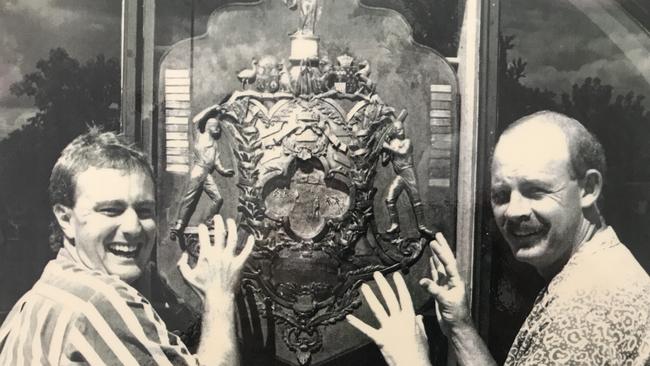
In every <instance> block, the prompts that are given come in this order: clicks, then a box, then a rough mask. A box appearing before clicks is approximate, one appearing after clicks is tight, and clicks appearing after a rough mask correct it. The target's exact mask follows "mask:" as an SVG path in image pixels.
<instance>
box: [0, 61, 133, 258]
mask: <svg viewBox="0 0 650 366" xmlns="http://www.w3.org/2000/svg"><path fill="white" fill-rule="evenodd" d="M10 91H11V93H12V94H14V95H16V96H26V97H32V98H33V100H34V104H35V106H36V107H37V108H38V112H36V114H35V115H34V116H33V117H31V118H29V120H28V122H27V124H26V125H24V126H23V127H22V128H20V129H19V130H16V131H13V132H12V133H11V134H10V135H9V136H8V137H7V138H6V139H4V140H2V141H0V172H2V177H3V179H1V180H0V191H1V192H3V196H4V200H5V204H6V207H7V209H8V211H9V216H10V217H12V218H14V219H18V220H19V221H22V220H21V218H16V216H24V217H25V218H26V220H27V221H29V222H24V223H22V224H26V225H29V226H30V232H38V233H44V232H47V229H46V228H45V229H44V228H43V227H42V226H43V225H47V222H48V221H49V215H50V212H49V211H50V207H49V204H48V198H47V185H48V180H49V174H50V171H51V170H52V166H54V162H55V159H56V157H57V156H58V154H59V153H60V152H61V150H62V149H63V147H64V146H65V145H66V144H68V143H69V142H70V141H71V140H72V139H73V138H74V137H75V136H77V135H79V134H80V133H82V132H84V131H86V130H87V126H89V125H97V126H101V127H103V129H104V130H117V129H119V102H120V64H119V61H118V60H116V59H105V58H104V56H103V55H99V56H97V57H95V58H94V59H91V60H89V61H87V62H86V63H85V64H81V63H80V62H79V61H77V60H75V59H74V58H72V57H70V56H69V55H68V53H67V52H66V51H65V50H64V49H61V48H56V49H52V50H51V51H50V53H49V57H48V58H47V59H44V60H40V61H38V63H37V64H36V71H35V72H33V73H29V74H26V75H24V76H23V79H22V80H21V81H19V82H17V83H15V84H13V85H11V88H10ZM46 239H47V237H44V238H40V237H39V238H36V240H37V241H38V242H39V244H40V245H41V246H42V245H43V244H44V241H45V240H46ZM30 245H31V244H30ZM33 245H37V244H33Z"/></svg>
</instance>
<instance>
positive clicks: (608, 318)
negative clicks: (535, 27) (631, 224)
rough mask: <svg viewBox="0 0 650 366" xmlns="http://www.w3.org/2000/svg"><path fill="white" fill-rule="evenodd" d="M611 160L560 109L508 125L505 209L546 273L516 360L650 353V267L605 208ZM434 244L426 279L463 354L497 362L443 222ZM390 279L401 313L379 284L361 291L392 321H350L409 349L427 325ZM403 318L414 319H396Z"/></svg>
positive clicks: (499, 177)
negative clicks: (374, 324)
mask: <svg viewBox="0 0 650 366" xmlns="http://www.w3.org/2000/svg"><path fill="white" fill-rule="evenodd" d="M605 167H606V164H605V155H604V152H603V149H602V146H601V145H600V143H599V142H598V141H597V140H596V138H595V137H594V136H593V135H592V134H590V133H589V132H588V131H587V129H585V127H584V126H582V125H581V124H580V123H579V122H578V121H576V120H574V119H571V118H569V117H567V116H565V115H562V114H559V113H554V112H548V111H544V112H538V113H535V114H532V115H530V116H527V117H524V118H522V119H520V120H519V121H517V122H515V123H514V124H513V125H511V126H510V127H508V129H507V130H506V131H505V132H504V133H503V134H502V135H501V137H500V139H499V142H498V143H497V145H496V148H495V151H494V156H493V160H492V182H491V184H492V190H491V201H492V210H493V212H494V217H495V220H496V223H497V225H498V227H499V229H500V231H501V233H502V234H503V236H504V237H505V239H506V241H507V242H508V244H509V246H510V249H511V250H512V253H513V254H514V256H515V258H516V259H517V260H519V261H522V262H525V263H529V264H531V265H532V266H533V267H535V269H536V270H537V271H538V272H539V273H540V274H541V275H542V276H543V277H544V278H545V279H546V281H547V285H546V287H545V288H544V289H543V290H542V291H541V292H540V294H539V296H538V297H537V300H536V301H535V304H534V306H533V309H532V311H531V312H530V314H529V315H528V318H527V319H526V321H525V322H524V324H523V326H522V327H521V329H520V331H519V333H518V334H517V336H516V338H515V340H514V343H513V345H512V347H511V349H510V352H509V354H508V356H507V359H506V362H505V364H506V365H531V366H532V365H647V364H648V362H650V277H648V274H647V273H646V272H645V271H644V270H643V268H642V267H641V266H640V265H639V263H638V262H637V261H636V259H635V258H634V257H633V256H632V254H631V253H630V252H629V251H628V250H627V248H626V247H625V246H624V245H623V244H622V243H621V242H620V240H619V239H618V237H617V236H616V234H615V232H614V230H613V229H612V228H611V227H609V226H607V225H606V224H605V220H604V219H603V216H602V215H601V213H600V210H599V207H598V199H599V197H600V195H601V190H602V187H603V181H604V175H605ZM431 249H432V251H433V253H434V255H433V256H432V260H431V267H432V268H431V275H432V277H433V278H432V279H423V280H422V281H421V284H422V285H423V286H425V287H426V288H427V289H428V290H429V292H430V293H431V294H432V295H433V296H434V297H435V300H436V310H437V314H438V318H439V319H438V321H439V323H440V326H441V329H442V330H443V332H444V333H445V334H446V335H447V337H448V338H449V339H450V345H451V347H452V348H453V350H454V352H455V354H456V356H457V358H458V360H459V363H460V364H461V365H494V364H495V362H494V360H493V358H492V356H491V355H490V353H489V350H488V349H487V346H486V345H485V343H484V342H483V340H482V339H481V338H480V336H479V334H478V332H477V331H476V328H475V327H474V325H473V323H472V319H471V316H470V312H469V309H468V306H467V296H466V293H465V292H466V291H465V284H464V281H463V279H462V278H460V276H459V273H458V269H457V265H456V260H455V258H454V255H453V252H452V251H451V249H450V247H449V245H448V244H447V242H446V240H445V238H444V237H443V236H442V234H440V233H438V234H436V240H434V241H432V242H431ZM380 280H381V278H380V279H379V280H378V281H377V282H378V285H379V289H380V291H381V293H382V294H383V295H384V299H385V300H386V302H387V304H388V305H389V306H388V308H389V309H391V313H390V314H386V312H385V311H384V309H383V308H381V305H379V306H377V305H376V304H378V300H377V299H376V298H374V294H372V291H370V290H369V288H367V287H365V288H362V291H363V292H364V295H365V296H366V298H367V299H369V300H368V303H369V305H371V308H372V309H373V311H374V313H375V314H376V315H377V317H378V319H379V320H380V323H381V325H382V327H381V328H380V329H372V328H370V327H368V326H367V325H366V324H365V323H363V322H361V321H360V320H359V319H356V318H354V317H350V318H349V321H350V322H351V323H352V325H354V326H356V327H357V328H359V329H360V330H362V331H364V332H365V333H366V334H368V335H369V336H371V338H373V339H374V340H375V341H376V342H377V343H378V344H379V346H380V347H381V348H382V351H383V352H384V354H385V355H386V356H387V357H386V358H387V360H399V359H408V358H406V357H404V355H401V354H400V353H401V352H403V350H404V349H405V348H404V347H398V346H396V345H398V344H399V343H397V342H399V340H400V339H413V338H415V339H418V338H419V337H418V334H422V332H420V331H418V321H417V318H415V315H414V314H413V313H412V312H411V313H408V312H405V309H404V307H408V306H409V304H410V299H407V300H406V301H404V297H405V295H404V293H403V292H404V291H402V292H401V293H400V292H399V291H398V293H399V298H400V299H399V303H398V301H397V300H396V297H395V294H394V293H393V291H392V290H391V289H390V286H388V284H387V283H386V281H385V280H381V281H380ZM396 283H397V288H398V290H399V288H400V284H399V282H398V281H396ZM373 304H375V305H374V306H373ZM391 304H392V305H391ZM400 304H401V307H400ZM404 304H406V306H404ZM392 309H396V310H395V311H392ZM405 314H408V319H406V318H407V316H406V315H405ZM393 318H398V319H399V321H400V323H401V324H403V326H402V327H400V328H397V329H396V328H394V327H393V328H392V329H391V328H390V327H389V325H390V324H392V322H393V321H394V320H393ZM409 337H410V338H409ZM414 342H415V343H418V344H422V343H423V342H422V341H421V340H419V341H414ZM418 354H419V356H418V357H416V358H415V360H414V359H413V356H411V358H410V361H409V362H408V365H410V366H412V365H428V364H429V363H428V360H427V359H426V348H423V347H420V348H419V349H418ZM389 363H390V362H389ZM390 364H391V365H401V364H399V363H390ZM403 365H405V366H406V365H407V363H403Z"/></svg>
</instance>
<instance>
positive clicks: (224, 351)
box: [0, 130, 253, 366]
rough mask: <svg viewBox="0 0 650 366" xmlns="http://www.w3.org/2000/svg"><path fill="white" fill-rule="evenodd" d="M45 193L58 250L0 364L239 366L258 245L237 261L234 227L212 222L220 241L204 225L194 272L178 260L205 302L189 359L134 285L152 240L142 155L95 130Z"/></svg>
mask: <svg viewBox="0 0 650 366" xmlns="http://www.w3.org/2000/svg"><path fill="white" fill-rule="evenodd" d="M49 190H50V201H51V204H52V210H53V213H54V216H55V218H56V222H55V224H54V228H55V233H54V234H55V235H54V237H55V239H56V242H57V244H59V245H60V246H61V244H62V247H61V248H60V249H59V252H58V256H57V257H56V259H54V260H52V261H50V262H49V263H48V264H47V266H46V267H45V270H44V271H43V274H42V275H41V278H40V279H39V280H38V281H37V282H36V284H35V285H34V287H33V288H32V289H31V290H30V291H28V292H27V294H25V295H24V296H23V297H22V298H21V299H20V300H19V301H18V303H17V304H16V305H15V306H14V308H13V309H12V311H11V312H10V313H9V315H8V316H7V319H6V320H5V322H4V324H3V325H2V327H1V328H0V365H16V366H23V365H26V366H31V365H198V364H209V365H237V364H239V356H238V353H237V348H236V338H235V329H234V327H235V326H234V291H235V288H236V286H237V282H238V278H239V273H240V270H241V268H242V266H243V264H244V262H245V260H246V258H247V257H248V255H249V254H250V252H251V250H252V247H253V240H252V238H249V240H248V241H247V243H246V245H245V247H244V248H243V249H242V251H241V253H240V254H239V255H235V247H236V242H237V234H236V233H237V228H236V227H235V224H234V221H233V220H228V221H227V223H226V226H227V229H228V230H227V231H226V228H225V227H224V223H223V220H222V219H221V218H220V217H219V216H217V217H215V229H214V242H212V241H211V240H210V236H209V233H208V229H207V227H206V226H205V225H200V226H199V240H200V244H201V252H200V254H199V258H198V261H197V264H196V266H195V267H194V268H190V267H189V266H188V263H187V255H185V254H184V255H183V256H182V257H181V260H180V261H179V269H180V271H181V273H182V275H183V277H184V278H185V279H186V280H187V282H188V283H189V284H190V285H191V287H192V288H193V289H194V290H195V291H196V292H197V293H198V294H199V296H200V297H201V298H202V300H203V304H204V314H203V323H202V336H201V340H200V342H199V348H198V352H197V354H196V355H191V354H190V353H189V352H188V350H187V348H186V347H185V345H184V344H183V343H182V342H181V341H180V339H179V338H178V337H177V336H176V335H174V334H172V333H170V332H168V331H167V328H166V326H165V324H164V322H163V321H162V320H161V319H160V317H159V316H158V315H157V314H156V312H155V310H154V309H153V308H152V307H151V305H150V303H149V301H147V299H145V298H144V297H143V296H142V295H141V294H140V293H139V292H138V291H137V290H136V289H135V288H134V287H132V286H131V285H132V284H133V283H134V282H135V281H136V280H137V279H138V278H140V277H141V276H142V274H143V271H144V268H145V267H146V265H147V263H148V261H149V258H150V255H151V251H152V248H153V245H154V241H155V233H156V219H155V214H156V212H155V208H156V201H155V184H154V179H153V172H152V171H151V168H150V166H149V163H148V162H147V159H146V157H145V156H144V154H142V153H141V152H139V151H137V150H135V149H133V148H131V147H130V146H128V145H125V144H124V143H123V142H122V141H121V140H120V139H118V138H117V137H116V136H115V135H114V134H112V133H99V132H98V131H97V130H92V131H90V132H89V133H87V134H85V135H82V136H80V137H78V138H76V139H75V140H74V141H72V142H71V143H70V144H69V145H68V146H67V147H66V148H65V149H64V150H63V152H62V153H61V156H60V158H59V159H58V161H57V162H56V164H55V166H54V169H53V170H52V175H51V177H50V187H49ZM226 232H227V233H228V235H227V238H226ZM208 340H209V342H208Z"/></svg>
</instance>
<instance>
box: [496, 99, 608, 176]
mask: <svg viewBox="0 0 650 366" xmlns="http://www.w3.org/2000/svg"><path fill="white" fill-rule="evenodd" d="M528 123H548V124H552V125H554V126H556V127H558V128H559V129H560V130H561V131H562V132H563V133H564V136H565V138H566V142H567V147H568V148H569V168H570V171H569V173H570V174H571V178H573V179H582V178H584V177H585V174H586V173H587V170H589V169H595V170H597V171H599V172H600V174H601V175H602V177H603V182H604V181H605V175H606V173H607V161H606V159H605V150H604V149H603V145H602V144H601V143H600V141H598V138H596V136H595V135H594V134H593V133H591V132H590V131H589V130H587V128H586V127H585V126H584V125H582V124H581V123H580V122H578V121H577V120H575V119H573V118H571V117H569V116H566V115H564V114H562V113H558V112H552V111H540V112H536V113H533V114H530V115H527V116H524V117H522V118H520V119H518V120H516V121H515V122H513V123H512V124H511V125H510V126H508V128H506V130H505V131H503V134H502V136H505V135H507V134H509V133H511V132H512V131H514V130H516V129H517V128H518V127H521V126H522V125H525V124H528Z"/></svg>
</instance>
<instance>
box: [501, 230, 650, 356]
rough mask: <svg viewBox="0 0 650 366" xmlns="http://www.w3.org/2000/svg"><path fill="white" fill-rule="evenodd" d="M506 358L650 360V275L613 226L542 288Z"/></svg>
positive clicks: (578, 252)
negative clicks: (620, 238)
mask: <svg viewBox="0 0 650 366" xmlns="http://www.w3.org/2000/svg"><path fill="white" fill-rule="evenodd" d="M505 364H506V365H508V366H515V365H516V366H520V365H650V277H648V274H647V273H646V272H645V271H644V270H643V268H642V267H641V266H640V265H639V263H638V262H637V261H636V259H634V257H633V256H632V254H631V253H630V252H629V251H628V250H627V248H626V247H625V246H624V245H623V244H621V242H620V241H619V239H618V237H617V236H616V233H615V232H614V230H613V229H612V228H611V227H608V228H607V229H605V230H603V231H600V232H598V233H597V234H596V235H594V237H593V238H592V239H591V240H590V241H588V242H586V243H584V244H583V245H582V246H580V248H579V249H578V250H577V251H576V253H574V254H573V256H572V257H571V259H570V260H569V262H568V263H567V264H566V266H565V267H564V268H563V269H562V271H560V273H559V274H557V275H556V276H555V277H554V278H553V279H552V280H551V282H550V283H549V284H548V286H546V288H544V289H543V290H542V291H541V293H540V294H539V295H538V297H537V300H536V301H535V304H534V306H533V310H532V311H531V313H530V314H529V315H528V318H526V321H525V322H524V325H523V326H522V327H521V329H520V330H519V333H518V334H517V336H516V338H515V341H514V343H513V345H512V347H511V349H510V352H509V353H508V357H507V359H506V363H505Z"/></svg>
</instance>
